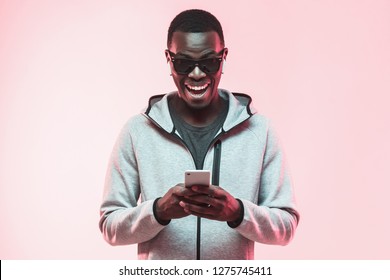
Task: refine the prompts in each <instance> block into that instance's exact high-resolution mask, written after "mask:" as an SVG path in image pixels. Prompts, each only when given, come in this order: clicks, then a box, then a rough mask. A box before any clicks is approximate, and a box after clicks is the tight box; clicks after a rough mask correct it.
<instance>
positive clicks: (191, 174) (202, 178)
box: [184, 170, 210, 187]
mask: <svg viewBox="0 0 390 280" xmlns="http://www.w3.org/2000/svg"><path fill="white" fill-rule="evenodd" d="M184 185H185V186H186V187H191V186H193V185H199V186H200V185H203V186H210V170H187V171H186V172H185V173H184Z"/></svg>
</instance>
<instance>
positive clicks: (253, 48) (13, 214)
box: [0, 0, 390, 259]
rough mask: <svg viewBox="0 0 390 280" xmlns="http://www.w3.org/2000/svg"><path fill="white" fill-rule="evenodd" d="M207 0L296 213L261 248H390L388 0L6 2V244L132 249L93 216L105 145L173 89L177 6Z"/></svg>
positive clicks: (1, 147)
mask: <svg viewBox="0 0 390 280" xmlns="http://www.w3.org/2000/svg"><path fill="white" fill-rule="evenodd" d="M194 7H197V8H204V9H207V10H209V11H210V12H212V13H214V14H215V15H216V16H217V17H218V18H219V19H220V21H221V23H222V25H223V27H224V31H225V37H226V46H227V47H229V56H228V59H227V65H226V68H225V74H224V76H223V77H222V81H221V87H222V88H227V89H230V90H233V91H239V92H245V93H249V94H251V95H252V96H253V99H254V104H255V105H256V107H257V108H258V110H259V111H260V112H261V113H263V114H265V115H267V116H268V117H270V118H271V119H272V120H274V123H275V125H276V127H277V130H278V132H279V134H280V137H281V139H282V142H283V147H284V149H285V151H286V153H287V156H288V159H289V166H290V169H291V173H292V175H293V181H294V185H295V189H296V195H297V199H298V203H299V208H300V211H301V214H302V219H301V223H300V225H299V227H298V231H297V233H296V237H295V239H294V241H293V242H292V243H291V244H290V245H288V246H287V247H278V246H266V245H261V244H259V245H256V258H257V259H384V258H386V259H388V258H389V257H390V241H389V236H390V222H389V221H390V219H389V214H390V213H389V212H390V211H389V208H388V204H389V197H390V182H389V171H390V170H389V159H390V148H389V143H390V133H389V130H390V126H389V120H390V113H389V111H388V108H387V107H388V104H389V103H390V78H389V77H390V51H389V50H390V16H389V15H390V1H380V0H378V1H370V0H366V1H363V0H361V1H359V0H355V1H353V0H350V1H347V0H341V1H340V0H338V1H336V0H333V1H325V0H324V1H320V0H318V1H309V0H306V1H304V0H300V1H288V0H285V1H271V0H268V1H244V0H241V1H238V2H237V1H209V0H207V1H179V0H177V1H92V0H91V1H87V0H84V1H79V0H71V1H49V0H36V1H21V0H17V1H4V0H3V1H0V133H1V137H0V215H1V225H0V227H1V229H0V258H1V259H135V258H136V246H134V245H132V246H124V247H111V246H109V245H108V244H106V243H105V242H104V241H103V238H102V236H101V234H100V231H99V229H98V219H99V204H100V200H101V197H102V189H103V181H104V176H105V171H106V166H107V163H108V158H109V154H110V152H111V149H112V147H113V144H114V141H115V139H116V136H117V135H118V133H119V130H120V128H121V127H122V125H123V124H124V123H125V121H126V120H127V119H128V118H129V117H130V116H131V115H134V114H136V113H138V112H140V111H141V109H142V108H143V107H145V106H146V103H147V100H148V97H149V96H151V95H154V94H161V93H165V92H168V91H171V90H173V89H175V87H174V84H173V82H172V80H171V78H170V77H169V74H168V67H167V65H166V63H165V58H164V52H163V51H164V49H165V42H166V33H167V29H168V26H169V23H170V21H171V20H172V18H173V17H174V16H175V15H176V14H177V13H179V12H180V11H182V10H184V9H188V8H194Z"/></svg>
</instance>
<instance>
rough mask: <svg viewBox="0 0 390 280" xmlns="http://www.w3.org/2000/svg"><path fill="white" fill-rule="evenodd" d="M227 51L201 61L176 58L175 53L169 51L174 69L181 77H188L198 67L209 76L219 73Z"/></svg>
mask: <svg viewBox="0 0 390 280" xmlns="http://www.w3.org/2000/svg"><path fill="white" fill-rule="evenodd" d="M224 51H225V49H223V50H221V51H220V52H219V53H218V54H217V55H218V56H217V57H210V58H203V59H199V60H194V59H188V58H175V55H176V54H175V53H173V52H171V51H169V50H168V52H169V55H170V57H171V61H172V63H173V68H174V69H175V71H176V73H178V74H181V75H188V74H189V73H191V72H192V71H193V70H194V69H195V67H196V66H198V67H199V69H200V70H202V72H204V73H207V74H214V73H216V72H218V70H219V67H220V66H221V61H222V59H223V58H222V56H221V55H222V54H223V52H224Z"/></svg>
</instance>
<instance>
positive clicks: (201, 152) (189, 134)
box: [169, 100, 228, 169]
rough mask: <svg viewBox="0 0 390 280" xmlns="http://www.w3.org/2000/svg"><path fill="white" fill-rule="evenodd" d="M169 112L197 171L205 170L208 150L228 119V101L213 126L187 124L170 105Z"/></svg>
mask: <svg viewBox="0 0 390 280" xmlns="http://www.w3.org/2000/svg"><path fill="white" fill-rule="evenodd" d="M169 111H170V113H171V116H172V121H173V124H174V126H175V128H176V130H177V131H178V132H179V134H180V136H181V137H182V139H183V141H184V143H185V144H186V145H187V147H188V149H189V150H190V152H191V154H192V156H193V158H194V161H195V166H196V169H203V161H204V158H205V156H206V153H207V150H208V149H209V146H210V144H211V142H212V141H213V139H214V137H215V135H216V134H217V133H218V131H219V129H220V128H221V127H222V125H223V122H224V121H225V119H226V115H227V112H228V101H226V100H223V109H222V111H221V112H222V113H221V114H219V115H218V117H217V118H216V119H215V121H214V122H213V123H212V124H210V125H208V126H205V127H197V126H192V125H190V124H188V123H186V122H185V121H184V120H183V118H182V117H180V116H179V115H178V114H177V112H176V110H175V109H174V108H173V106H171V104H170V103H169Z"/></svg>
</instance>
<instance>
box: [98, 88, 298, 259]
mask: <svg viewBox="0 0 390 280" xmlns="http://www.w3.org/2000/svg"><path fill="white" fill-rule="evenodd" d="M174 94H177V93H176V92H172V93H169V94H166V95H158V96H153V97H151V98H150V101H149V106H148V108H147V109H146V110H145V112H144V113H141V114H138V115H136V116H134V117H132V118H131V119H130V120H129V121H128V122H127V123H126V124H125V126H124V127H123V129H122V130H121V132H120V135H119V137H118V139H117V141H116V144H115V146H114V149H113V152H112V155H111V158H110V161H109V166H108V170H107V174H106V181H105V187H104V195H103V202H102V204H101V207H100V221H99V227H100V230H101V232H102V234H103V237H104V239H105V240H106V241H107V242H108V243H109V244H111V245H128V244H138V258H139V259H170V260H172V259H185V260H191V259H196V258H197V256H198V257H200V259H253V258H254V243H255V242H260V243H263V244H274V245H286V244H288V243H289V242H290V241H291V240H292V238H293V236H294V232H295V230H296V227H297V225H298V221H299V213H298V211H297V208H296V203H295V199H294V192H293V187H292V184H291V180H290V177H289V174H288V172H287V168H286V161H285V156H284V154H283V151H282V149H281V147H280V144H279V142H278V139H277V136H276V135H275V132H274V130H273V128H272V126H271V125H270V121H269V120H268V119H267V118H266V117H264V116H262V115H260V114H258V113H256V110H255V109H254V108H253V107H252V106H251V98H250V97H249V96H247V95H244V94H236V93H235V94H233V93H231V92H229V91H227V90H223V89H219V95H220V97H221V98H224V99H225V100H227V101H228V104H229V105H228V114H227V116H226V119H225V122H224V123H223V126H222V128H221V129H220V131H219V133H217V135H216V137H215V139H214V142H216V141H217V140H220V142H221V151H220V162H219V164H220V172H219V186H221V187H222V188H223V189H225V190H226V191H228V192H229V193H230V194H231V195H233V196H234V197H236V198H238V199H240V200H241V201H242V205H243V209H244V216H243V220H242V222H241V223H240V224H239V225H238V226H237V227H235V228H232V227H230V226H229V225H228V224H227V223H226V222H221V221H215V220H209V219H201V221H200V222H199V223H198V218H197V217H195V216H187V217H184V218H181V219H173V220H171V222H170V223H169V224H168V225H162V224H160V223H159V222H158V221H157V220H156V218H155V216H154V214H153V203H154V201H155V200H156V199H157V198H159V197H162V196H163V195H164V194H165V193H166V192H167V191H168V190H169V189H170V188H171V187H173V186H175V185H176V184H178V183H183V181H184V172H185V171H186V170H191V169H196V168H195V163H194V160H193V158H192V155H191V153H190V151H189V150H188V148H187V147H186V145H185V144H184V142H183V141H182V139H181V137H180V135H179V134H178V132H177V131H176V129H175V127H174V124H173V122H172V119H171V116H170V113H169V109H168V100H169V98H171V97H172V96H173V95H174ZM214 142H213V143H214ZM218 142H219V141H218ZM213 143H212V144H213ZM214 149H215V146H214V145H210V147H209V150H208V152H207V154H206V157H205V159H204V166H203V168H204V169H205V170H211V171H212V170H213V162H214V154H215V153H214ZM197 252H198V254H197ZM199 254H200V255H199Z"/></svg>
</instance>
